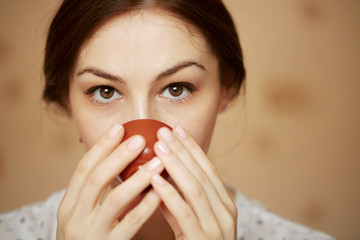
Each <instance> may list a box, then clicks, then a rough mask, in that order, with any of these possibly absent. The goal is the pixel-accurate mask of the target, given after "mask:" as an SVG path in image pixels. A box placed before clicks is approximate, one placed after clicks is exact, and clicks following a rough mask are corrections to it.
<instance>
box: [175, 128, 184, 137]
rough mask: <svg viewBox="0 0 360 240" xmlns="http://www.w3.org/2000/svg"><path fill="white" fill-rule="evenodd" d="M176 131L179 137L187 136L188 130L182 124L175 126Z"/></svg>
mask: <svg viewBox="0 0 360 240" xmlns="http://www.w3.org/2000/svg"><path fill="white" fill-rule="evenodd" d="M175 132H176V133H177V135H179V137H181V138H186V137H187V133H186V131H185V130H184V129H183V128H182V127H181V126H177V127H175Z"/></svg>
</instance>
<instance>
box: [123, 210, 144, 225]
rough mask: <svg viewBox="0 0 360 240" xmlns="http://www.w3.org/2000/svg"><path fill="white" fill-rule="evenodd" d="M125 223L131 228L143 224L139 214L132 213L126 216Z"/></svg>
mask: <svg viewBox="0 0 360 240" xmlns="http://www.w3.org/2000/svg"><path fill="white" fill-rule="evenodd" d="M124 221H126V222H127V224H128V225H130V226H136V225H138V224H139V223H140V222H141V217H140V215H139V214H138V213H137V212H135V211H132V212H129V213H128V214H127V215H126V216H125V218H124Z"/></svg>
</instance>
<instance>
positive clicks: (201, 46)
mask: <svg viewBox="0 0 360 240" xmlns="http://www.w3.org/2000/svg"><path fill="white" fill-rule="evenodd" d="M188 61H194V62H198V63H200V64H202V65H203V66H204V67H205V68H206V70H203V69H201V68H199V67H197V66H194V65H193V66H189V67H186V68H183V69H182V70H180V71H177V72H176V73H174V74H171V75H170V76H166V77H164V78H161V79H159V80H156V77H157V76H158V75H159V74H161V73H163V72H165V71H167V70H169V69H172V68H173V67H174V66H177V65H178V64H181V63H184V62H188ZM86 68H96V69H99V70H101V71H103V72H106V73H109V74H111V75H114V76H118V77H119V78H121V79H122V80H123V81H124V83H119V82H118V81H109V80H104V79H103V78H101V77H97V76H95V75H94V74H92V73H88V72H86V73H83V74H81V75H78V73H79V72H82V71H83V70H84V69H86ZM71 79H72V80H71V83H70V99H69V106H70V111H71V115H72V117H73V119H74V120H75V122H76V124H77V126H78V129H79V133H80V136H81V138H82V140H83V143H84V144H85V146H86V147H87V148H90V147H91V146H92V145H93V144H94V143H95V142H96V140H97V139H99V137H100V136H101V134H102V133H103V132H104V131H105V130H106V129H108V128H109V127H111V126H112V125H113V124H115V123H125V122H127V121H130V120H134V119H139V118H151V119H156V120H160V121H162V122H165V123H166V124H168V125H169V126H171V127H175V126H177V125H181V126H183V127H184V128H185V129H186V130H187V131H189V132H190V134H191V135H192V136H193V137H194V138H195V139H196V141H197V142H198V143H199V144H200V146H201V147H202V149H203V150H204V151H205V152H206V151H207V150H208V148H209V145H210V141H211V136H212V133H213V128H214V124H215V120H216V115H217V114H218V112H219V111H221V110H222V109H223V108H224V106H225V103H224V102H222V100H221V98H222V90H221V87H220V81H219V78H218V63H217V59H216V57H215V56H214V55H213V54H212V53H211V52H210V50H209V49H208V46H207V44H206V42H205V40H204V39H203V38H202V37H200V35H199V34H196V35H193V34H190V33H189V31H188V30H187V28H186V26H185V25H184V23H183V22H182V21H180V20H178V19H176V18H174V17H170V16H167V15H164V14H161V15H154V14H150V13H148V12H142V13H131V14H128V15H126V16H123V17H120V18H116V19H114V20H112V21H110V22H108V23H107V24H106V25H105V26H103V27H102V28H100V29H99V30H98V31H97V32H96V33H95V35H94V36H93V37H92V38H91V39H90V40H89V41H88V42H87V43H86V44H85V45H84V46H83V47H82V49H81V51H80V54H79V58H78V61H77V63H76V65H75V69H74V74H73V76H72V78H71ZM173 82H189V83H191V84H193V85H194V86H195V87H196V88H197V89H196V91H194V93H193V94H192V95H191V96H189V97H188V98H187V100H186V101H184V102H180V103H177V102H174V100H170V99H168V98H166V97H162V96H161V93H162V92H163V91H164V88H166V87H167V86H168V85H169V84H171V83H173ZM104 84H111V85H113V86H114V87H115V88H116V89H117V90H118V91H119V92H120V94H121V95H122V97H121V98H119V99H117V100H116V101H113V102H111V103H109V104H106V105H99V104H94V102H93V101H91V96H90V97H89V96H86V95H85V94H84V91H87V90H88V89H89V88H90V87H93V86H96V85H104ZM167 93H168V91H167ZM167 95H169V94H167ZM224 99H225V98H224ZM89 116H92V117H89ZM204 116H206V117H204Z"/></svg>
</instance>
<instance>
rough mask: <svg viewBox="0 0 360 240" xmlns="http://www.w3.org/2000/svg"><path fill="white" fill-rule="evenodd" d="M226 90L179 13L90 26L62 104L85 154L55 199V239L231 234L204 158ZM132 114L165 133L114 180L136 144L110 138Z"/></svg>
mask: <svg viewBox="0 0 360 240" xmlns="http://www.w3.org/2000/svg"><path fill="white" fill-rule="evenodd" d="M174 84H177V85H176V87H177V89H174V86H175V85H174ZM104 86H105V87H104ZM169 86H170V88H169ZM169 89H173V90H174V91H169ZM179 89H180V90H179ZM175 90H176V91H175ZM229 95H230V94H228V91H226V90H224V89H223V88H222V87H221V84H220V80H219V73H218V62H217V59H216V57H215V56H214V55H213V54H212V52H211V51H210V49H209V47H208V44H207V42H206V41H205V39H204V38H203V37H202V35H201V34H199V33H198V32H197V31H196V29H194V28H193V27H191V26H188V25H186V24H185V23H184V22H183V21H181V20H180V19H178V18H176V17H174V16H171V15H169V14H167V13H166V12H163V11H160V10H146V11H141V12H131V13H128V14H126V15H122V16H118V17H115V18H113V19H111V20H110V21H108V22H106V23H105V24H104V25H102V26H101V27H100V28H98V29H97V31H96V32H95V33H94V35H93V36H92V37H91V38H90V39H89V40H88V41H87V42H85V44H84V45H83V46H82V48H81V49H80V52H79V56H78V59H77V62H76V64H75V66H74V71H73V74H72V76H71V81H70V92H69V99H68V109H69V112H70V114H71V116H72V118H73V119H74V121H75V123H76V125H77V128H78V131H79V135H80V136H81V139H82V142H83V144H84V146H85V147H86V149H87V150H88V152H87V153H86V154H85V156H84V157H83V158H82V159H81V160H80V161H79V164H78V166H77V168H76V170H75V172H74V174H73V176H72V178H71V180H70V183H69V186H68V188H67V192H66V194H65V197H64V199H63V201H62V203H61V205H60V208H59V211H58V229H57V239H130V238H134V237H135V238H136V237H139V238H141V239H150V238H152V239H154V238H156V239H169V238H172V237H175V238H176V239H235V236H236V217H237V211H236V207H235V205H234V203H233V201H232V199H231V197H230V196H229V194H228V193H227V191H226V188H225V187H224V185H223V183H222V181H221V179H220V177H219V175H218V174H217V172H216V169H215V168H214V166H213V165H212V164H211V162H210V161H209V160H208V158H207V156H206V152H207V151H208V148H209V145H210V141H211V136H212V133H213V129H214V125H215V121H216V117H217V114H218V113H219V112H221V111H222V110H223V109H224V107H225V106H226V104H227V102H228V99H229ZM104 96H105V98H104ZM141 118H151V119H156V120H159V121H162V122H164V123H166V124H168V125H169V126H171V127H172V128H173V131H170V130H169V129H167V128H162V129H160V130H159V131H158V139H159V141H158V142H157V143H156V144H155V148H154V149H155V153H156V155H157V157H155V158H154V159H153V160H152V161H151V162H149V163H148V164H147V165H145V166H144V167H143V168H141V169H140V170H139V171H137V172H136V173H135V174H134V175H133V176H132V177H130V178H129V179H128V180H126V181H124V182H123V183H121V184H120V185H116V184H115V185H114V184H113V183H114V178H115V177H116V175H117V174H118V173H119V172H121V171H122V170H123V169H124V168H125V167H126V166H127V165H128V164H129V163H130V162H131V161H132V160H134V159H135V158H136V156H137V155H138V154H139V153H140V152H141V151H142V150H143V148H144V146H145V143H144V139H143V138H142V137H140V136H134V137H132V138H130V139H128V140H126V141H125V142H123V143H121V144H120V142H121V140H122V138H123V135H124V129H123V127H122V125H121V124H123V123H125V122H128V121H131V120H134V119H141ZM164 169H166V170H167V171H168V173H169V174H170V176H171V178H172V180H173V184H170V183H169V182H167V181H165V180H164V179H163V178H162V177H161V176H160V175H159V173H161V172H162V171H163V170H164ZM149 185H152V187H153V188H152V190H150V191H149V192H147V193H145V194H144V193H143V190H144V189H145V188H147V187H148V186H149ZM109 186H110V187H109ZM174 186H175V187H174ZM157 209H161V213H160V211H158V210H157ZM154 212H155V214H154ZM149 219H150V220H149ZM145 222H147V223H146V225H145V227H143V228H141V227H142V226H143V225H144V223H145ZM148 226H150V227H148ZM149 229H150V231H148V230H149ZM154 229H155V230H154ZM167 233H168V234H167Z"/></svg>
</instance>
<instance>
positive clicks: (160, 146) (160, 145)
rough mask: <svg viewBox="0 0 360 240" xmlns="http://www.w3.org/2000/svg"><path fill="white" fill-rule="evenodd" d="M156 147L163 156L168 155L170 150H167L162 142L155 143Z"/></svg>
mask: <svg viewBox="0 0 360 240" xmlns="http://www.w3.org/2000/svg"><path fill="white" fill-rule="evenodd" d="M156 147H157V148H158V149H159V150H160V151H161V152H163V153H165V154H169V153H170V150H169V148H168V147H167V146H166V145H165V143H163V142H157V143H156Z"/></svg>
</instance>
